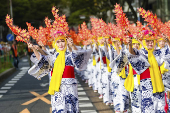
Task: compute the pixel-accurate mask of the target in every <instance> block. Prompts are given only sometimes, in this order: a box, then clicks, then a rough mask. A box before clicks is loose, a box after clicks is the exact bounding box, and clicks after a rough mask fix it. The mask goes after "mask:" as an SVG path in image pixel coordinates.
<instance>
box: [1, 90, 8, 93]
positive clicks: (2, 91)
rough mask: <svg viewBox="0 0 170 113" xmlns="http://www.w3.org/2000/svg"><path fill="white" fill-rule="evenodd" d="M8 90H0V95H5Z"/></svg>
mask: <svg viewBox="0 0 170 113" xmlns="http://www.w3.org/2000/svg"><path fill="white" fill-rule="evenodd" d="M7 91H8V90H0V93H6V92H7Z"/></svg>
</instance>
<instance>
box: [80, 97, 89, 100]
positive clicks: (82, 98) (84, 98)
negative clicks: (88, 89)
mask: <svg viewBox="0 0 170 113" xmlns="http://www.w3.org/2000/svg"><path fill="white" fill-rule="evenodd" d="M78 98H79V100H89V98H87V97H78Z"/></svg>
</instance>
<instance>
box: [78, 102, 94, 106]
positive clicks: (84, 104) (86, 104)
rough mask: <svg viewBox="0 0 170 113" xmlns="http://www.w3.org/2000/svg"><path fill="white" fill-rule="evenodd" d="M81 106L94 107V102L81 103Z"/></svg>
mask: <svg viewBox="0 0 170 113" xmlns="http://www.w3.org/2000/svg"><path fill="white" fill-rule="evenodd" d="M79 107H93V104H91V103H80V104H79Z"/></svg>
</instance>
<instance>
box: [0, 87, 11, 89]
mask: <svg viewBox="0 0 170 113" xmlns="http://www.w3.org/2000/svg"><path fill="white" fill-rule="evenodd" d="M1 89H11V87H1Z"/></svg>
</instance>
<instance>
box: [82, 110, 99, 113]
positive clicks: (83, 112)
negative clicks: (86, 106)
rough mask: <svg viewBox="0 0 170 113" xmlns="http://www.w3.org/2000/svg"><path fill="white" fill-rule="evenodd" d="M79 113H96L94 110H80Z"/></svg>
mask: <svg viewBox="0 0 170 113" xmlns="http://www.w3.org/2000/svg"><path fill="white" fill-rule="evenodd" d="M81 113H97V112H96V110H81Z"/></svg>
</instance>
